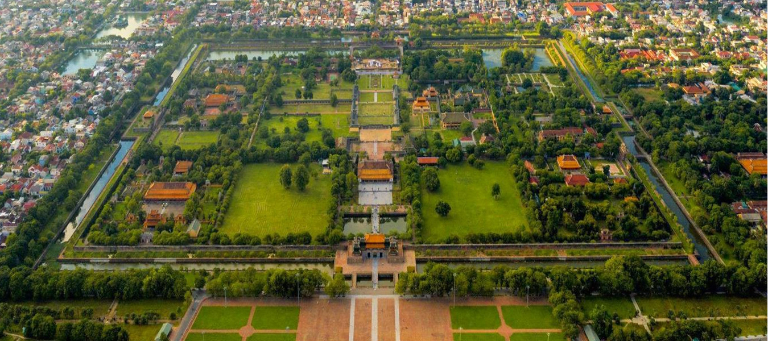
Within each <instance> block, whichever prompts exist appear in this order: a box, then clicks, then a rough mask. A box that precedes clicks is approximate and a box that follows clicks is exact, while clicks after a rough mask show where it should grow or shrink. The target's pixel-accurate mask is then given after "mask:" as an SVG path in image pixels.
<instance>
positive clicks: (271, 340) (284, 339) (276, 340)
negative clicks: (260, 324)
mask: <svg viewBox="0 0 768 341" xmlns="http://www.w3.org/2000/svg"><path fill="white" fill-rule="evenodd" d="M295 340H296V334H261V333H259V334H253V335H251V336H250V337H248V341H295Z"/></svg>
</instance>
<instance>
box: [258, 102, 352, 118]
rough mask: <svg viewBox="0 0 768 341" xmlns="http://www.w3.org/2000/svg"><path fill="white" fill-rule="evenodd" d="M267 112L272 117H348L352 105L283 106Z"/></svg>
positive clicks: (271, 108) (313, 104)
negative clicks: (333, 115)
mask: <svg viewBox="0 0 768 341" xmlns="http://www.w3.org/2000/svg"><path fill="white" fill-rule="evenodd" d="M269 112H270V113H271V114H272V115H283V114H286V113H288V114H323V115H327V114H340V115H341V114H344V115H349V113H350V112H352V105H351V104H349V103H339V104H337V105H336V106H335V107H334V106H331V105H330V104H315V103H312V104H306V103H305V104H284V105H283V106H282V107H270V108H269Z"/></svg>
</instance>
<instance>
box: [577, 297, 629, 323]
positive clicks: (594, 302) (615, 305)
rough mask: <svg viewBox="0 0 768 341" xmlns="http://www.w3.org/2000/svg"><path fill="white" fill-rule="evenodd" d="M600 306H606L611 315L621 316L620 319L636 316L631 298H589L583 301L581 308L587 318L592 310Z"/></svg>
mask: <svg viewBox="0 0 768 341" xmlns="http://www.w3.org/2000/svg"><path fill="white" fill-rule="evenodd" d="M600 305H603V306H605V309H606V310H607V311H608V312H609V313H611V314H613V313H616V314H619V318H622V319H628V318H632V317H633V316H635V306H634V305H632V300H630V299H629V297H616V298H614V297H587V298H584V299H582V300H581V307H582V309H583V310H584V315H585V316H589V314H591V313H592V309H594V308H595V307H597V306H600Z"/></svg>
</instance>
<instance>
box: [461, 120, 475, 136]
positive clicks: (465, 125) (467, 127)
mask: <svg viewBox="0 0 768 341" xmlns="http://www.w3.org/2000/svg"><path fill="white" fill-rule="evenodd" d="M472 129H473V127H472V123H471V122H469V121H464V122H461V126H459V130H461V133H462V134H464V136H469V134H472Z"/></svg>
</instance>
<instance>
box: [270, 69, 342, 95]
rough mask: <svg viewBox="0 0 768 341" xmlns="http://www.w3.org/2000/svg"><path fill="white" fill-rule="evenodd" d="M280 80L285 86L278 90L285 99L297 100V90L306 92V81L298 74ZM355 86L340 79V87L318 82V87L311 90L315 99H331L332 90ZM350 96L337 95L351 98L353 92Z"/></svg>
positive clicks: (282, 76) (282, 77) (283, 76)
mask: <svg viewBox="0 0 768 341" xmlns="http://www.w3.org/2000/svg"><path fill="white" fill-rule="evenodd" d="M280 80H281V81H282V83H283V86H282V87H280V89H278V91H279V92H283V99H284V100H289V99H296V89H300V90H301V92H302V93H304V90H303V89H302V88H303V87H304V81H303V80H302V79H301V76H299V75H298V74H291V75H288V76H285V75H281V77H280ZM353 86H354V84H353V83H352V82H345V81H344V80H343V79H341V78H339V86H337V87H335V88H334V87H331V85H330V83H328V82H318V83H317V85H316V86H315V87H314V88H313V89H312V90H311V91H312V98H313V99H329V98H331V89H352V87H353ZM347 93H348V94H350V96H344V95H343V94H344V93H343V92H341V93H339V94H337V95H336V96H337V97H339V98H351V92H347Z"/></svg>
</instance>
